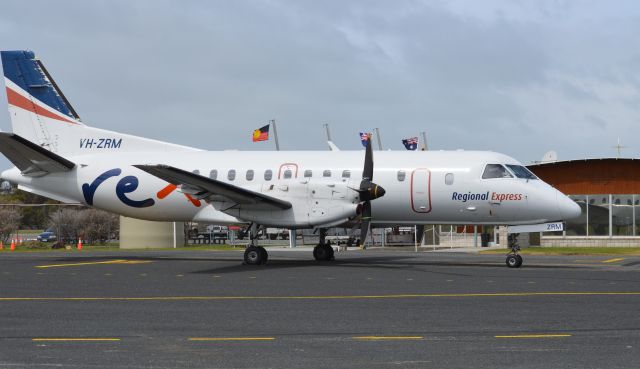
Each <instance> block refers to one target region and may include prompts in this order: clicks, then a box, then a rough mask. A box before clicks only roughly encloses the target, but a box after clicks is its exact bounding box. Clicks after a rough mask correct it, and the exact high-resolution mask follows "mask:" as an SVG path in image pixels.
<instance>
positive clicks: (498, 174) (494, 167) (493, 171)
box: [482, 164, 513, 179]
mask: <svg viewBox="0 0 640 369" xmlns="http://www.w3.org/2000/svg"><path fill="white" fill-rule="evenodd" d="M490 178H513V176H512V175H511V173H509V171H508V170H507V168H505V167H503V166H502V165H501V164H487V166H486V167H485V168H484V173H482V179H490Z"/></svg>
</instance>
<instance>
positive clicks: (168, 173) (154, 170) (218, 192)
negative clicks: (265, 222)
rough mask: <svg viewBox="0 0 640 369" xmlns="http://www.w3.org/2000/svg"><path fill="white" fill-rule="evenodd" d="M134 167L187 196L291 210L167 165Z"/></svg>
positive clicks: (277, 201)
mask: <svg viewBox="0 0 640 369" xmlns="http://www.w3.org/2000/svg"><path fill="white" fill-rule="evenodd" d="M134 167H136V168H138V169H141V170H143V171H145V172H147V173H149V174H152V175H154V176H156V177H158V178H160V179H162V180H165V181H167V182H169V183H172V184H174V185H176V186H181V187H182V189H183V192H188V193H189V194H193V195H196V196H198V197H199V198H208V197H220V196H221V197H223V198H225V199H226V200H227V201H230V202H234V203H236V204H239V205H245V206H246V205H249V207H251V208H252V209H255V210H269V209H277V210H286V209H290V208H291V203H289V202H287V201H283V200H280V199H277V198H275V197H271V196H266V195H263V194H261V193H258V192H254V191H250V190H247V189H244V188H242V187H238V186H234V185H232V184H229V183H225V182H221V181H217V180H215V179H211V178H207V177H204V176H201V175H199V174H195V173H191V172H188V171H185V170H182V169H178V168H175V167H172V166H169V165H134Z"/></svg>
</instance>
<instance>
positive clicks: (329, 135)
mask: <svg viewBox="0 0 640 369" xmlns="http://www.w3.org/2000/svg"><path fill="white" fill-rule="evenodd" d="M322 126H323V127H324V132H325V133H326V134H327V141H331V132H329V124H327V123H325V124H323V125H322Z"/></svg>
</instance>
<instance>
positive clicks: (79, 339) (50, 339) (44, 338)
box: [31, 337, 120, 342]
mask: <svg viewBox="0 0 640 369" xmlns="http://www.w3.org/2000/svg"><path fill="white" fill-rule="evenodd" d="M31 341H33V342H82V341H85V342H101V341H105V342H116V341H120V338H64V337H57V338H49V337H43V338H32V339H31Z"/></svg>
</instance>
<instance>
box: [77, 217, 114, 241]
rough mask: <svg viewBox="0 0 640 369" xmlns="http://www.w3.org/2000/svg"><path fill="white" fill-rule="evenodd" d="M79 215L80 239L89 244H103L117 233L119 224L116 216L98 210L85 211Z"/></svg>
mask: <svg viewBox="0 0 640 369" xmlns="http://www.w3.org/2000/svg"><path fill="white" fill-rule="evenodd" d="M81 215H82V231H81V237H82V239H83V241H86V242H87V243H89V244H92V245H93V244H96V243H100V244H104V243H105V242H106V241H107V240H109V239H111V237H112V236H113V234H114V233H117V232H118V228H119V225H120V222H119V217H118V215H116V214H113V213H109V212H106V211H102V210H98V209H86V210H83V211H82V214H81Z"/></svg>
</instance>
